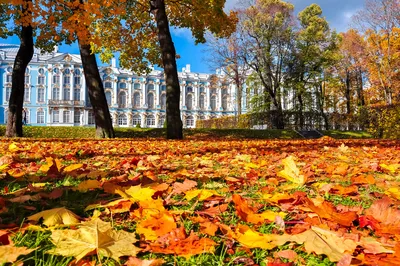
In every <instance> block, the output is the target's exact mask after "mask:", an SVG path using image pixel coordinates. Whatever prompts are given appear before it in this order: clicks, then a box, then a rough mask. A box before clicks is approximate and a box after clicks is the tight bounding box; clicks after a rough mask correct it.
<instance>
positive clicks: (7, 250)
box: [0, 245, 35, 264]
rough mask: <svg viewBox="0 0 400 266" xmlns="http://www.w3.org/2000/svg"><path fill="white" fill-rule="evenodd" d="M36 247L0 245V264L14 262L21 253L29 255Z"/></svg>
mask: <svg viewBox="0 0 400 266" xmlns="http://www.w3.org/2000/svg"><path fill="white" fill-rule="evenodd" d="M34 250H35V249H29V248H27V247H15V246H14V245H5V246H0V264H5V263H14V262H16V261H17V259H18V257H19V256H21V255H27V254H29V253H31V252H32V251H34Z"/></svg>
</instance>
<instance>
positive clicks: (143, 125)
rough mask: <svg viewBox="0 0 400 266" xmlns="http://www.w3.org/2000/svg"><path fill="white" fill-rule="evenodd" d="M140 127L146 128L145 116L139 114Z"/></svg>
mask: <svg viewBox="0 0 400 266" xmlns="http://www.w3.org/2000/svg"><path fill="white" fill-rule="evenodd" d="M140 127H142V128H143V127H146V115H145V114H144V113H141V114H140Z"/></svg>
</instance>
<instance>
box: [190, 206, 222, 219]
mask: <svg viewBox="0 0 400 266" xmlns="http://www.w3.org/2000/svg"><path fill="white" fill-rule="evenodd" d="M227 209H228V204H221V205H217V206H214V207H210V208H208V209H205V210H202V211H196V213H197V214H205V215H209V216H211V217H216V216H218V215H220V214H222V213H223V212H225V211H226V210H227Z"/></svg>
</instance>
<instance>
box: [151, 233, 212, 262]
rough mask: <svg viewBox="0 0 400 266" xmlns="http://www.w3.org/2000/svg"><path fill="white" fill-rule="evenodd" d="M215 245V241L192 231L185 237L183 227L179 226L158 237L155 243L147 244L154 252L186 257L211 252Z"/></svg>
mask: <svg viewBox="0 0 400 266" xmlns="http://www.w3.org/2000/svg"><path fill="white" fill-rule="evenodd" d="M215 245H217V243H215V242H214V241H213V240H211V239H209V238H199V237H198V236H197V235H196V234H194V233H193V232H191V234H190V235H189V236H188V237H186V234H185V229H184V227H180V228H177V229H175V230H174V231H171V232H170V233H168V234H167V235H165V236H163V237H160V238H159V239H158V240H157V241H156V242H155V243H152V244H150V245H149V246H150V249H151V251H152V252H154V253H162V254H175V255H178V256H182V257H186V258H188V257H191V256H193V255H197V254H202V253H209V252H213V251H214V246H215Z"/></svg>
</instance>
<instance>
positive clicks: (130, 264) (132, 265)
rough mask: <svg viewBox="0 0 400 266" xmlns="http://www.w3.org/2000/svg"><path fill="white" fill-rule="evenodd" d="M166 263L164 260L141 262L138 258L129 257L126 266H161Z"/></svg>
mask: <svg viewBox="0 0 400 266" xmlns="http://www.w3.org/2000/svg"><path fill="white" fill-rule="evenodd" d="M164 263H165V260H163V259H152V260H141V259H139V258H136V257H129V259H128V260H127V261H126V262H125V264H124V266H161V265H163V264H164Z"/></svg>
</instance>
